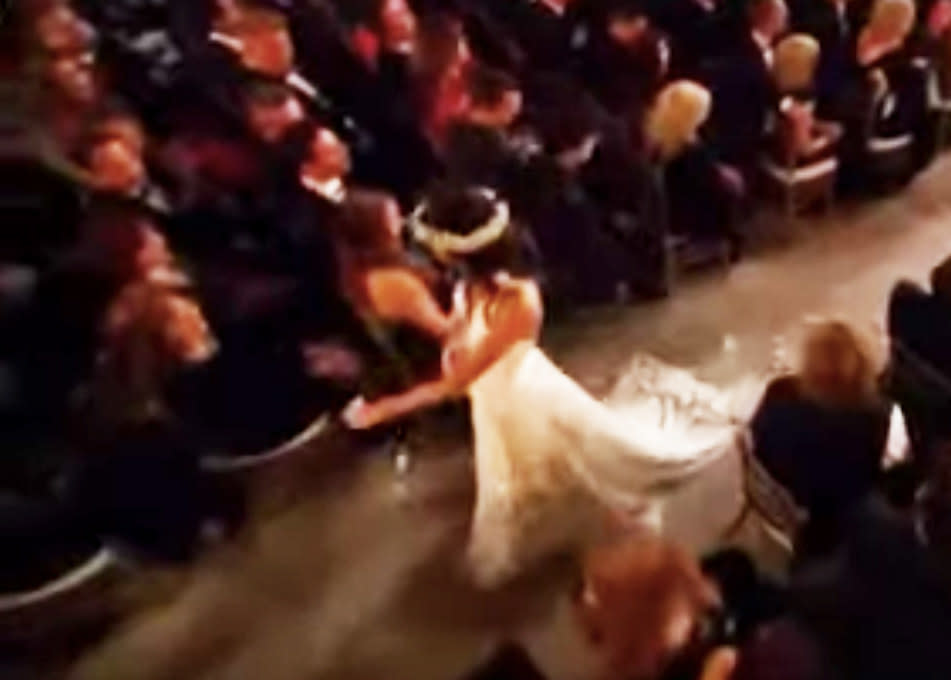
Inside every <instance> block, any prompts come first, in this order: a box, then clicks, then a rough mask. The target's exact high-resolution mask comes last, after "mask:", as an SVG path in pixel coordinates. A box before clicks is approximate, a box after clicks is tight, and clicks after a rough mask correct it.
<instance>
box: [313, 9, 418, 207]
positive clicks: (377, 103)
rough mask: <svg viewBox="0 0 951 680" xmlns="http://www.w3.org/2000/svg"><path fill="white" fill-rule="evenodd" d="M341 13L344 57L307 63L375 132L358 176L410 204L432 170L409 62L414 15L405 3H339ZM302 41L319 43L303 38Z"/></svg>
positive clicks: (414, 57)
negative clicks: (371, 146)
mask: <svg viewBox="0 0 951 680" xmlns="http://www.w3.org/2000/svg"><path fill="white" fill-rule="evenodd" d="M338 11H339V13H340V15H341V18H342V19H343V24H344V26H343V32H344V35H343V40H344V44H343V49H344V51H345V53H346V54H340V55H337V56H336V57H333V56H332V57H330V58H329V59H319V60H318V59H317V58H316V57H315V58H314V59H312V60H311V61H310V63H309V64H307V66H308V67H309V68H311V69H315V70H318V71H319V75H315V76H313V77H314V79H315V82H317V83H319V84H320V85H321V86H323V87H325V88H326V89H327V90H328V92H329V93H330V95H331V96H332V97H333V99H334V101H336V102H339V103H340V105H341V106H342V107H343V108H344V109H345V110H346V111H347V112H348V113H349V114H350V115H352V116H353V117H354V118H355V119H356V120H357V121H358V122H359V124H360V125H361V126H362V127H364V128H366V129H368V130H369V132H370V133H371V135H372V137H373V148H372V150H370V151H369V152H367V153H358V154H356V156H357V157H356V163H357V174H358V175H359V177H360V179H361V181H362V182H363V183H366V184H369V185H372V186H380V187H386V189H387V190H388V191H392V192H394V193H395V194H396V196H397V198H398V199H399V200H400V203H401V204H402V205H404V206H410V205H412V203H413V202H414V201H415V200H416V197H417V195H418V193H419V192H420V191H421V189H422V188H423V187H424V186H425V184H426V183H427V182H428V181H429V180H430V178H431V176H432V175H433V174H434V173H435V172H436V159H435V158H434V156H433V152H432V149H431V147H430V143H429V141H428V140H427V139H426V137H425V136H424V134H423V130H421V129H420V125H419V121H418V111H417V108H416V104H417V102H416V101H415V92H414V85H413V75H412V74H413V69H414V64H417V62H418V59H419V58H420V49H421V48H422V47H423V46H424V45H423V42H424V41H421V40H419V39H418V35H419V31H418V29H417V24H418V20H417V17H416V15H415V14H414V12H413V10H412V8H411V7H410V6H409V5H408V4H407V3H406V2H405V0H361V1H358V2H344V3H339V7H338ZM302 38H303V36H302ZM304 42H306V43H307V44H311V45H313V44H314V43H315V42H316V41H314V40H313V39H312V38H311V37H310V36H307V37H306V40H305V41H304ZM426 44H428V43H426ZM322 49H323V48H322ZM341 62H342V63H341ZM331 71H332V72H331ZM348 141H349V140H348Z"/></svg>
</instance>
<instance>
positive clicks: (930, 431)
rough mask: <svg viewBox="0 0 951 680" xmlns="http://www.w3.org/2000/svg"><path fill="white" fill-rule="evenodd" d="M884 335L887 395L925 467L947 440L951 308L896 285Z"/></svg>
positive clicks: (917, 290)
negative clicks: (888, 351) (887, 341)
mask: <svg viewBox="0 0 951 680" xmlns="http://www.w3.org/2000/svg"><path fill="white" fill-rule="evenodd" d="M888 334H889V336H890V337H891V338H892V366H891V389H892V391H893V393H894V396H895V399H896V400H897V401H898V403H899V404H900V405H901V407H902V411H903V412H904V415H905V420H906V422H907V425H908V430H909V435H910V436H911V440H912V445H913V447H914V450H915V453H916V455H917V456H921V457H922V458H921V460H922V462H923V463H924V464H925V465H926V466H927V464H928V462H929V461H930V459H931V455H932V453H933V451H934V449H935V447H937V446H939V445H940V444H941V443H942V442H943V441H945V440H947V439H948V437H949V436H951V303H949V302H947V301H946V300H944V299H943V298H941V297H939V296H936V295H932V294H929V293H927V292H925V291H923V290H922V289H921V288H919V287H918V286H917V285H915V284H913V283H909V282H902V283H899V284H898V285H897V286H896V287H895V288H894V289H893V290H892V294H891V298H890V299H889V306H888Z"/></svg>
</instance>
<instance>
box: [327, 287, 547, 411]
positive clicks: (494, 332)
mask: <svg viewBox="0 0 951 680" xmlns="http://www.w3.org/2000/svg"><path fill="white" fill-rule="evenodd" d="M501 285H502V287H501V289H500V290H499V291H498V293H497V294H498V295H499V299H498V300H497V301H496V302H495V308H494V310H493V312H492V314H491V318H490V319H489V326H490V327H489V332H488V333H487V334H486V335H485V336H484V337H483V338H482V340H481V341H480V342H479V343H477V344H475V345H471V344H468V343H465V342H464V341H462V342H460V341H455V342H454V341H453V339H450V340H449V341H448V342H447V344H446V347H445V349H444V351H443V374H442V377H441V378H439V379H438V380H434V381H430V382H426V383H422V384H420V385H416V386H414V387H411V388H409V389H408V390H406V391H404V392H401V393H399V394H395V395H391V396H386V397H382V398H380V399H378V400H377V401H375V402H372V403H367V402H364V401H363V400H362V399H357V400H356V401H354V402H353V403H352V404H351V405H350V406H349V407H347V409H346V411H345V412H344V415H343V417H344V421H345V422H346V423H347V424H348V425H350V426H351V427H353V428H356V429H368V428H371V427H376V426H377V425H380V424H382V423H385V422H387V421H391V420H396V419H398V418H401V417H403V416H406V415H408V414H409V413H412V412H414V411H417V410H420V409H422V408H426V407H429V406H434V405H435V404H438V403H440V402H442V401H446V400H447V399H451V398H453V397H456V396H461V395H462V394H464V393H465V391H466V389H467V388H468V386H469V385H470V384H471V383H472V382H473V381H474V380H475V379H477V378H478V377H479V376H480V375H482V373H483V372H484V371H485V370H486V369H488V368H489V367H490V366H491V365H492V364H494V363H495V362H496V361H498V359H499V358H500V357H501V356H502V355H504V354H505V352H506V351H508V350H509V348H511V346H512V345H513V344H514V343H515V342H518V341H520V340H525V339H534V338H535V337H536V335H537V333H538V327H539V325H540V324H541V314H542V311H541V298H540V295H539V294H538V289H537V288H535V286H534V285H529V284H516V283H505V284H501ZM465 331H466V329H465V328H462V329H460V330H459V332H460V333H461V335H462V338H463V339H464V337H465Z"/></svg>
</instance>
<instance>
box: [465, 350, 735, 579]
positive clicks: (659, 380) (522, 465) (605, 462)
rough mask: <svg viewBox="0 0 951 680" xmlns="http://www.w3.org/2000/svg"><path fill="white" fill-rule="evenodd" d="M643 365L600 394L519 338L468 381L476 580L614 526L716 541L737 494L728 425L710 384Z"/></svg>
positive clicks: (702, 545)
mask: <svg viewBox="0 0 951 680" xmlns="http://www.w3.org/2000/svg"><path fill="white" fill-rule="evenodd" d="M643 368H645V369H647V368H652V371H653V372H651V370H644V371H640V370H639V371H638V373H639V374H641V376H642V377H644V378H646V382H645V383H644V384H642V385H639V386H638V388H637V389H636V390H634V391H635V394H633V395H631V394H628V395H626V396H625V395H620V396H618V398H617V399H615V400H612V402H611V403H610V405H609V404H608V403H605V402H601V401H598V400H597V399H595V398H594V397H592V396H591V395H590V394H588V392H586V391H585V390H584V389H583V388H582V387H581V386H579V385H578V384H577V383H576V382H575V381H574V380H572V379H571V378H570V377H568V376H567V375H566V374H565V373H563V372H562V371H561V370H560V369H559V368H558V367H557V366H555V364H554V363H552V362H551V361H550V360H549V359H548V357H547V356H545V354H544V353H543V352H542V351H541V350H540V349H538V348H537V347H536V346H535V345H533V344H531V343H523V344H521V345H518V346H516V347H514V348H512V349H511V350H510V351H509V352H508V353H507V354H506V355H505V356H504V357H503V358H502V359H500V360H499V361H498V362H497V363H496V364H494V365H493V366H492V368H490V369H489V370H488V371H487V372H486V373H485V374H483V375H482V376H481V377H480V378H479V380H478V381H476V382H475V383H474V384H473V385H472V387H471V388H470V393H469V396H470V399H471V408H472V423H473V428H474V431H475V467H476V484H477V498H476V508H475V513H474V517H473V522H472V527H471V534H470V542H469V549H468V559H469V564H470V567H471V569H472V571H473V575H474V577H475V579H476V581H477V583H479V584H480V585H482V586H484V587H491V586H494V585H498V584H500V583H502V582H504V581H505V580H507V579H509V578H511V577H512V576H513V575H515V574H516V573H518V572H519V571H521V570H523V569H524V568H526V567H528V566H530V565H531V564H532V563H534V562H537V561H538V560H540V559H541V558H543V557H545V556H548V555H550V554H553V553H557V552H561V551H570V550H576V549H578V548H582V547H584V546H585V545H588V544H590V543H593V542H596V541H598V540H600V539H602V538H603V537H604V535H605V533H606V531H610V530H612V529H616V528H617V527H618V526H627V527H628V528H630V529H631V530H638V529H644V530H647V529H653V530H659V531H661V532H663V533H665V534H667V535H669V536H671V537H672V538H673V539H675V540H677V541H679V542H681V543H682V544H684V545H686V546H687V547H689V548H691V549H693V550H696V551H703V550H707V549H710V548H712V547H714V546H715V545H716V543H717V541H718V540H719V538H720V535H721V533H722V531H723V530H724V529H725V528H726V527H727V526H728V525H729V523H730V522H731V521H732V520H733V519H734V518H735V517H736V516H737V514H738V513H739V510H740V505H741V500H742V499H741V471H742V465H741V456H740V453H739V451H740V449H739V446H738V444H737V439H738V438H737V428H736V427H735V426H734V425H733V423H732V421H731V419H730V417H729V415H728V414H727V413H725V412H719V411H717V410H716V403H715V400H711V397H714V396H715V394H716V390H714V389H713V388H709V387H706V386H703V385H702V384H700V383H697V382H696V381H694V380H692V378H690V377H689V375H688V374H685V373H683V372H679V371H676V369H669V368H667V367H664V366H663V365H662V364H659V363H658V362H648V363H645V364H644V366H643ZM626 387H627V388H630V385H627V386H626ZM704 390H708V392H706V393H705V392H704ZM628 391H629V390H628Z"/></svg>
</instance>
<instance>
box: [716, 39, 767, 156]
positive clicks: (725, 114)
mask: <svg viewBox="0 0 951 680" xmlns="http://www.w3.org/2000/svg"><path fill="white" fill-rule="evenodd" d="M773 99H774V87H773V80H772V75H771V73H770V69H769V66H768V65H767V63H766V58H765V56H764V54H763V51H762V49H761V48H760V46H759V45H758V44H757V43H756V41H755V40H754V39H753V36H752V34H751V33H746V34H744V35H743V36H742V37H741V38H740V39H739V40H738V41H737V44H736V48H735V49H734V50H733V51H732V52H731V53H730V55H729V56H728V57H727V58H726V60H725V61H724V62H723V63H722V64H721V66H720V67H719V68H718V71H717V73H716V75H715V84H714V100H713V113H712V120H711V123H712V127H713V131H714V141H715V145H716V146H717V147H718V150H719V151H720V153H721V154H722V156H723V157H724V159H725V160H726V161H727V162H729V163H731V164H733V165H736V166H737V167H739V168H740V169H742V170H743V171H744V172H751V171H752V168H753V166H754V165H755V162H756V157H757V154H758V153H759V150H760V148H761V146H762V139H763V134H764V131H765V125H766V115H767V112H768V110H769V108H770V106H771V105H772V102H773Z"/></svg>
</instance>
